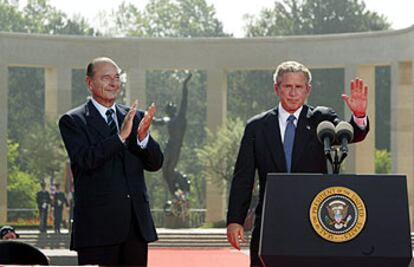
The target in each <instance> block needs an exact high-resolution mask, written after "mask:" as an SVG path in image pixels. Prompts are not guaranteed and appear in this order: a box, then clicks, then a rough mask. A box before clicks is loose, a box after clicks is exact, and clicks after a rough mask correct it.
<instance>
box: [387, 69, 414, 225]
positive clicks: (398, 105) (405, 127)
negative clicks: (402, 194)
mask: <svg viewBox="0 0 414 267" xmlns="http://www.w3.org/2000/svg"><path fill="white" fill-rule="evenodd" d="M413 77H414V75H413V65H412V61H407V62H394V63H393V64H392V65H391V157H392V172H393V173H398V174H404V175H407V187H408V200H409V205H410V219H411V229H414V228H413V227H414V218H413V214H414V210H413V205H414V204H413V172H414V170H413V153H414V149H413V139H414V138H413V137H414V136H413V122H414V121H413V119H414V116H413V115H414V114H413V96H414V94H413V89H414V88H413Z"/></svg>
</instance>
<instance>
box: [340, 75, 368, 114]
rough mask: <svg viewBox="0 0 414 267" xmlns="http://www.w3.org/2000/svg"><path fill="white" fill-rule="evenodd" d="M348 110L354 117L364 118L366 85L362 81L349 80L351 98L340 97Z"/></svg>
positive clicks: (366, 96)
mask: <svg viewBox="0 0 414 267" xmlns="http://www.w3.org/2000/svg"><path fill="white" fill-rule="evenodd" d="M342 99H344V100H345V102H346V104H347V105H348V107H349V109H350V110H351V111H352V113H353V114H354V115H355V116H356V117H365V116H366V115H367V108H368V85H365V86H364V81H363V80H362V79H359V78H356V79H355V81H354V80H351V96H347V95H345V94H343V95H342Z"/></svg>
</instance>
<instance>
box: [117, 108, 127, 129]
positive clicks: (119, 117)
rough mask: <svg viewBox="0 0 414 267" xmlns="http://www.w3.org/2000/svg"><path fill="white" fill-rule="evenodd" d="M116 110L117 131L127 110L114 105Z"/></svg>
mask: <svg viewBox="0 0 414 267" xmlns="http://www.w3.org/2000/svg"><path fill="white" fill-rule="evenodd" d="M115 108H116V118H117V120H118V126H119V129H121V125H122V122H124V119H125V116H126V114H127V113H128V110H126V109H125V108H124V107H122V106H120V105H118V104H117V105H115Z"/></svg>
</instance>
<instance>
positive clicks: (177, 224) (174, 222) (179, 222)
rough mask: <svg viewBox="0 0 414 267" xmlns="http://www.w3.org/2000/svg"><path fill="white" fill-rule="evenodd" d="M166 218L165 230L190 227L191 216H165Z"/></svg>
mask: <svg viewBox="0 0 414 267" xmlns="http://www.w3.org/2000/svg"><path fill="white" fill-rule="evenodd" d="M164 218H165V220H164V227H165V228H172V229H178V228H189V227H190V216H174V215H165V217H164Z"/></svg>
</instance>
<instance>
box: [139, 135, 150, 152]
mask: <svg viewBox="0 0 414 267" xmlns="http://www.w3.org/2000/svg"><path fill="white" fill-rule="evenodd" d="M148 140H149V134H148V133H147V135H146V136H145V138H144V140H142V141H141V142H140V141H139V139H138V137H137V144H138V146H139V147H141V148H142V149H146V148H147V144H148Z"/></svg>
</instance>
